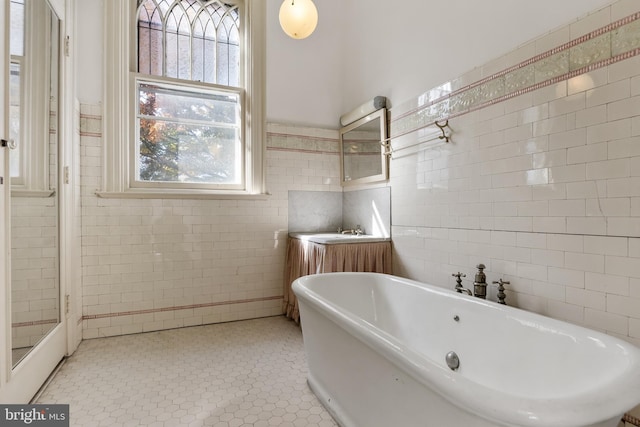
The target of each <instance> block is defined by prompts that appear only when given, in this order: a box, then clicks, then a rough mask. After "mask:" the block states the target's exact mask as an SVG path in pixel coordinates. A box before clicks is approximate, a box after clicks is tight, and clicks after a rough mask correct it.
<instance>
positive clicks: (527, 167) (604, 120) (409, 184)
mask: <svg viewBox="0 0 640 427" xmlns="http://www.w3.org/2000/svg"><path fill="white" fill-rule="evenodd" d="M445 118H448V119H449V125H450V127H451V128H452V141H451V142H450V143H449V144H444V143H433V142H425V143H422V144H421V138H423V133H426V132H433V131H432V130H431V128H430V127H429V126H428V124H429V123H431V122H432V121H433V120H436V119H445ZM390 129H391V134H392V135H393V136H394V138H393V139H392V144H393V146H394V148H397V147H408V146H413V147H412V148H406V149H405V150H402V151H396V153H398V154H399V155H397V156H395V154H394V156H395V158H394V159H393V160H391V167H390V170H391V186H392V196H393V197H392V212H393V230H392V235H393V240H394V250H395V255H396V259H395V260H394V266H395V267H396V269H397V270H396V271H397V272H398V273H400V274H402V275H404V276H408V277H411V278H414V279H418V280H421V281H426V282H429V283H433V284H436V285H439V286H444V287H453V286H454V281H453V278H452V277H451V273H453V272H457V271H461V272H463V273H466V274H467V278H466V281H467V282H466V283H465V286H467V287H468V286H469V284H470V283H469V281H472V280H473V273H474V266H475V265H476V264H478V263H481V262H482V263H484V264H486V265H487V267H488V268H487V276H488V279H489V280H497V279H498V278H500V277H502V278H504V279H505V280H510V281H511V285H510V286H508V288H507V303H508V304H510V305H515V306H518V307H521V308H524V309H527V310H531V311H534V312H538V313H542V314H545V315H549V316H551V317H555V318H559V319H564V320H568V321H571V322H573V323H577V324H581V325H585V326H588V327H590V328H593V329H598V330H601V331H605V332H607V333H609V334H612V335H615V336H619V337H621V338H623V339H625V340H628V341H631V342H633V343H635V344H637V345H640V3H638V2H637V1H630V0H623V1H619V2H616V3H613V4H612V5H610V6H608V7H606V8H603V9H602V10H599V11H596V12H594V13H593V14H591V15H589V16H587V17H585V18H584V19H582V20H579V21H577V22H574V23H572V24H570V25H567V26H566V27H563V28H560V29H558V30H557V31H554V32H553V33H550V34H547V35H545V36H543V37H541V38H539V39H537V40H534V41H532V42H531V43H528V44H526V45H523V46H521V47H520V48H519V49H517V50H515V51H513V52H510V53H509V54H507V55H504V56H503V57H500V58H498V59H496V60H495V61H492V62H491V63H489V64H485V65H483V66H481V67H478V68H477V69H475V70H472V71H471V72H469V73H468V74H466V75H464V76H462V77H460V78H457V79H454V80H452V81H450V82H448V83H446V84H444V85H441V86H439V87H437V88H434V89H432V90H429V91H427V92H425V93H424V94H422V95H421V96H419V97H417V98H415V99H412V100H410V101H409V102H407V103H405V104H403V105H400V106H397V107H394V108H393V109H392V110H391V118H390ZM415 144H418V145H417V146H416V145H415ZM400 154H401V155H400ZM491 293H493V294H495V289H492V292H490V294H491Z"/></svg>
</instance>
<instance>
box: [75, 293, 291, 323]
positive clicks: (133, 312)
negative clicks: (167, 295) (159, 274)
mask: <svg viewBox="0 0 640 427" xmlns="http://www.w3.org/2000/svg"><path fill="white" fill-rule="evenodd" d="M281 299H282V295H275V296H270V297H262V298H248V299H239V300H230V301H218V302H209V303H202V304H189V305H177V306H173V307H162V308H150V309H146V310H131V311H119V312H115V313H101V314H86V315H84V316H82V320H91V319H104V318H107V317H121V316H133V315H136V314H151V313H160V312H164V311H177V310H190V309H194V308H206V307H217V306H220V305H232V304H244V303H249V302H260V301H275V300H281Z"/></svg>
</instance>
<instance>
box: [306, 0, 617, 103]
mask: <svg viewBox="0 0 640 427" xmlns="http://www.w3.org/2000/svg"><path fill="white" fill-rule="evenodd" d="M321 2H322V0H319V1H318V3H321ZM342 3H343V4H344V6H345V9H346V15H347V16H349V17H350V18H348V20H347V21H348V22H349V25H345V27H344V39H343V43H344V44H345V48H346V49H345V55H344V59H343V63H342V67H343V72H344V74H343V81H342V87H343V105H342V109H343V110H349V109H350V108H353V107H354V106H356V105H360V104H361V103H362V102H364V101H366V100H367V99H370V98H372V97H373V96H376V95H385V96H387V97H388V98H389V99H390V101H391V103H392V104H399V103H402V102H404V101H406V100H407V99H409V98H411V97H414V96H417V95H418V94H420V93H422V92H424V91H425V90H426V89H430V88H432V87H434V86H437V85H439V84H441V83H443V82H445V81H447V80H450V79H451V78H453V77H457V76H460V75H461V74H463V73H465V72H467V71H469V70H471V69H473V68H474V67H477V66H479V65H482V64H485V63H487V62H489V61H490V60H491V59H493V58H497V57H498V56H500V55H502V54H504V53H506V52H508V51H510V50H512V49H514V48H515V47H517V46H519V45H520V44H522V43H524V42H526V41H528V40H530V39H532V38H534V37H537V36H540V35H542V34H544V33H546V32H548V31H550V30H552V29H555V28H557V27H558V26H560V25H563V24H567V23H569V22H571V21H575V20H576V18H578V17H580V16H582V15H584V14H586V13H587V12H590V11H592V10H594V9H596V8H598V7H599V6H602V5H605V4H608V3H610V0H563V1H557V0H539V1H513V0H492V1H488V2H487V1H480V2H478V1H469V0H448V1H438V2H433V1H424V0H405V1H402V2H399V3H398V2H384V1H371V0H346V1H343V2H342ZM322 18H323V17H321V19H322Z"/></svg>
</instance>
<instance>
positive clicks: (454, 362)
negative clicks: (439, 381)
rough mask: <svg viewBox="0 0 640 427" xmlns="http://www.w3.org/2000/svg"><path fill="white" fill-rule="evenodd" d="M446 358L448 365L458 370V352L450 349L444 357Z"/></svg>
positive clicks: (453, 369)
mask: <svg viewBox="0 0 640 427" xmlns="http://www.w3.org/2000/svg"><path fill="white" fill-rule="evenodd" d="M444 360H446V361H447V366H448V367H449V368H450V369H451V370H452V371H456V370H457V369H458V368H459V367H460V358H459V357H458V355H457V354H456V352H455V351H450V352H449V353H447V355H446V356H445V357H444Z"/></svg>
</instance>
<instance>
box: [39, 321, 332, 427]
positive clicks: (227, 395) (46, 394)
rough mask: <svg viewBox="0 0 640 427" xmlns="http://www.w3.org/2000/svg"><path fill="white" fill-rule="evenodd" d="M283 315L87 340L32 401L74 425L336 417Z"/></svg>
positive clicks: (259, 425) (294, 426) (256, 423)
mask: <svg viewBox="0 0 640 427" xmlns="http://www.w3.org/2000/svg"><path fill="white" fill-rule="evenodd" d="M306 377H307V366H306V361H305V355H304V348H303V344H302V333H301V331H300V328H299V327H298V326H297V325H296V324H294V323H293V322H292V321H290V320H288V319H286V318H284V317H269V318H264V319H255V320H246V321H239V322H232V323H224V324H216V325H206V326H196V327H191V328H183V329H173V330H168V331H160V332H149V333H144V334H137V335H125V336H119V337H111V338H98V339H91V340H85V341H83V342H82V343H81V344H80V347H79V348H78V350H77V351H76V352H75V354H74V355H73V356H71V357H70V358H69V359H67V362H66V363H65V364H64V365H63V366H62V368H61V369H60V370H59V371H58V373H57V375H56V376H55V377H54V378H53V379H52V381H51V382H50V383H49V385H48V386H47V387H46V389H45V390H44V391H43V392H42V394H41V395H40V396H39V398H38V401H37V402H35V403H67V404H69V405H70V412H71V413H70V419H71V425H72V426H110V427H118V426H122V427H124V426H214V427H248V426H251V427H271V426H280V427H305V426H306V427H332V426H337V424H336V423H335V422H334V421H333V419H332V418H331V416H330V415H329V414H328V413H327V411H326V410H325V409H324V408H323V406H322V405H321V404H320V402H319V401H318V399H317V398H316V397H315V395H314V394H313V393H312V392H311V390H310V389H309V387H308V386H307V383H306Z"/></svg>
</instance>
